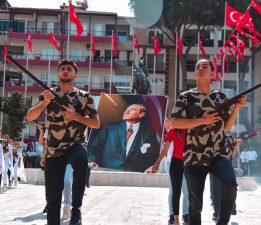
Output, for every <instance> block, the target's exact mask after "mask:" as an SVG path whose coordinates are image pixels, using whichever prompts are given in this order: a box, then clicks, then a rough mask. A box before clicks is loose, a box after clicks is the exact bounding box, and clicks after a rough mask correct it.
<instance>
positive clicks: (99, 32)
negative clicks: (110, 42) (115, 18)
mask: <svg viewBox="0 0 261 225" xmlns="http://www.w3.org/2000/svg"><path fill="white" fill-rule="evenodd" d="M93 35H94V36H100V37H101V36H103V32H102V24H95V25H94V34H93Z"/></svg>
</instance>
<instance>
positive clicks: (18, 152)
mask: <svg viewBox="0 0 261 225" xmlns="http://www.w3.org/2000/svg"><path fill="white" fill-rule="evenodd" d="M13 147H14V149H13V158H14V186H15V187H16V186H17V183H18V176H17V172H18V168H20V167H21V164H22V149H21V148H20V146H19V143H18V142H17V141H15V142H14V145H13Z"/></svg>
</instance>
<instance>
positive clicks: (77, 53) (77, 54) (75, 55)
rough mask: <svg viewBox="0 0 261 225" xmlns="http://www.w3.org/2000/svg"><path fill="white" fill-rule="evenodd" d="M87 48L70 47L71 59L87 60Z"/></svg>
mask: <svg viewBox="0 0 261 225" xmlns="http://www.w3.org/2000/svg"><path fill="white" fill-rule="evenodd" d="M86 51H87V50H86V49H81V48H73V49H70V59H72V60H75V61H82V62H83V61H85V60H86V55H87V52H86Z"/></svg>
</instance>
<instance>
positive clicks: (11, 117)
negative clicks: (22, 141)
mask: <svg viewBox="0 0 261 225" xmlns="http://www.w3.org/2000/svg"><path fill="white" fill-rule="evenodd" d="M2 111H3V113H4V119H5V120H4V122H3V133H5V134H9V136H10V138H18V137H19V136H20V134H21V132H22V129H23V128H25V125H26V123H25V122H24V118H25V116H26V112H27V108H26V104H25V102H24V97H23V96H22V93H19V92H14V93H12V95H11V96H8V97H4V98H3V108H2Z"/></svg>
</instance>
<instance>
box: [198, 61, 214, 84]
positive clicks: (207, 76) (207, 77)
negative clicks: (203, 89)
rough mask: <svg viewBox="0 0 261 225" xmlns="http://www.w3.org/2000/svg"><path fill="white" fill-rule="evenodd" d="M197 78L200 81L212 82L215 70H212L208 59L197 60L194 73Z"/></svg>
mask: <svg viewBox="0 0 261 225" xmlns="http://www.w3.org/2000/svg"><path fill="white" fill-rule="evenodd" d="M194 76H195V79H196V81H198V82H209V83H210V82H211V80H212V79H213V78H214V71H211V67H210V64H209V62H208V61H207V60H204V59H202V60H200V61H198V62H197V64H196V67H195V73H194Z"/></svg>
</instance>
